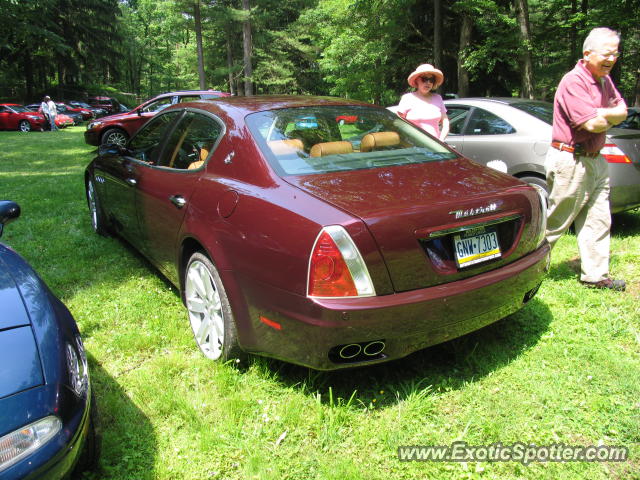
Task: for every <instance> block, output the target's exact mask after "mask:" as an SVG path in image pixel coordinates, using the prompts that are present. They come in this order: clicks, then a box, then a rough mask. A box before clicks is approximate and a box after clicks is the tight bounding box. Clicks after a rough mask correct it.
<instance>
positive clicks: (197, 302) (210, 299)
mask: <svg viewBox="0 0 640 480" xmlns="http://www.w3.org/2000/svg"><path fill="white" fill-rule="evenodd" d="M185 303H186V306H187V311H188V313H189V322H190V323H191V329H192V330H193V335H194V337H195V339H196V342H197V343H198V346H199V347H200V350H202V353H204V355H205V356H206V357H207V358H210V359H211V360H217V359H218V358H220V356H221V355H222V351H223V347H224V324H225V322H224V311H223V307H222V300H221V298H220V292H219V290H218V288H217V286H216V283H215V281H214V279H213V277H212V275H211V272H210V271H209V269H208V268H207V267H206V265H205V264H204V263H202V262H201V261H200V260H194V261H193V262H191V263H190V264H189V267H188V270H187V275H186V282H185Z"/></svg>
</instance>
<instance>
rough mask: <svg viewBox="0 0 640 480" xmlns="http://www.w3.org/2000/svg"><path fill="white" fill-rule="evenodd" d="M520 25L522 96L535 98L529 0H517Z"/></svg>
mask: <svg viewBox="0 0 640 480" xmlns="http://www.w3.org/2000/svg"><path fill="white" fill-rule="evenodd" d="M515 2H516V13H517V17H518V25H519V27H520V68H521V72H520V86H521V91H520V96H521V97H523V98H533V62H532V61H531V33H530V30H529V4H528V3H527V0H515Z"/></svg>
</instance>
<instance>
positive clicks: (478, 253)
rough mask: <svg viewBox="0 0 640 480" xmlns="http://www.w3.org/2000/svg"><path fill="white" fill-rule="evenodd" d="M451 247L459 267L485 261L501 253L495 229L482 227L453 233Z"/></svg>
mask: <svg viewBox="0 0 640 480" xmlns="http://www.w3.org/2000/svg"><path fill="white" fill-rule="evenodd" d="M453 247H454V250H455V252H456V261H457V262H458V267H460V268H463V267H468V266H470V265H475V264H476V263H480V262H486V261H488V260H491V259H492V258H498V257H499V256H500V255H501V253H500V244H499V243H498V234H497V233H496V231H495V230H485V228H483V227H480V228H474V229H471V230H467V231H465V232H463V233H462V234H460V235H455V236H454V237H453Z"/></svg>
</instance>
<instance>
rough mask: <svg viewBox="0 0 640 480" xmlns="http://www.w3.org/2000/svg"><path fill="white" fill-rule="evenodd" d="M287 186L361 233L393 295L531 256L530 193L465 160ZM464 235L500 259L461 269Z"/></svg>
mask: <svg viewBox="0 0 640 480" xmlns="http://www.w3.org/2000/svg"><path fill="white" fill-rule="evenodd" d="M287 180H288V181H289V182H290V183H292V184H294V185H296V186H297V187H298V188H300V189H302V190H304V191H305V192H308V193H310V194H312V195H314V196H316V197H318V198H321V199H322V200H324V201H326V202H328V203H330V204H332V205H334V206H336V207H338V208H340V209H341V210H343V211H345V212H347V213H349V214H351V215H353V216H355V217H358V218H360V219H361V220H362V221H363V222H364V223H365V224H366V225H367V227H368V229H369V231H370V232H371V234H372V235H373V237H374V239H375V241H376V242H377V244H378V247H379V249H380V252H381V254H382V257H383V258H384V262H385V264H386V267H387V270H388V272H389V275H390V277H391V281H392V283H393V286H394V290H395V291H397V292H399V291H407V290H412V289H417V288H424V287H428V286H433V285H438V284H442V283H446V282H450V281H454V280H458V279H461V278H466V277H469V276H473V275H476V274H478V273H480V272H482V271H487V270H490V269H493V268H497V267H498V266H500V265H503V264H505V263H508V262H511V261H513V260H516V259H517V258H520V257H521V256H523V255H524V254H526V253H528V252H529V251H532V250H533V249H534V248H535V246H533V245H532V244H533V241H532V238H531V237H532V235H531V233H532V232H531V231H530V228H531V225H530V223H531V222H530V219H531V215H532V204H533V203H534V202H538V198H537V193H536V192H535V190H533V189H532V188H529V187H527V186H525V185H524V184H523V183H521V182H520V181H518V180H516V179H514V178H513V177H511V176H509V175H505V174H502V173H500V172H497V171H494V170H492V169H488V168H486V167H483V166H480V165H478V164H476V163H474V162H471V161H469V160H467V159H463V158H460V159H457V160H447V161H437V162H431V163H425V164H413V165H403V166H394V167H383V168H375V169H365V170H352V171H349V172H333V173H327V174H317V175H305V176H292V177H287ZM538 213H539V212H538V211H537V210H536V212H535V214H538ZM470 229H475V233H476V234H477V235H485V234H488V233H489V232H495V233H496V235H497V237H498V239H499V242H500V253H499V255H498V256H496V257H495V258H493V259H489V258H486V259H485V258H482V259H481V260H480V261H479V262H477V263H475V264H469V263H466V264H465V266H464V267H461V266H460V265H459V263H458V260H457V259H456V254H455V247H456V243H455V240H456V238H455V237H456V236H457V237H462V236H464V235H465V233H463V232H461V230H465V231H466V230H470ZM523 233H526V235H524V236H523ZM521 238H524V239H525V241H520V239H521Z"/></svg>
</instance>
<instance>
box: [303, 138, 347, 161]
mask: <svg viewBox="0 0 640 480" xmlns="http://www.w3.org/2000/svg"><path fill="white" fill-rule="evenodd" d="M352 152H353V145H351V142H347V141H342V142H324V143H316V144H315V145H314V146H313V147H311V151H310V152H309V155H311V156H312V157H324V156H325V155H337V154H339V153H352Z"/></svg>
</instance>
